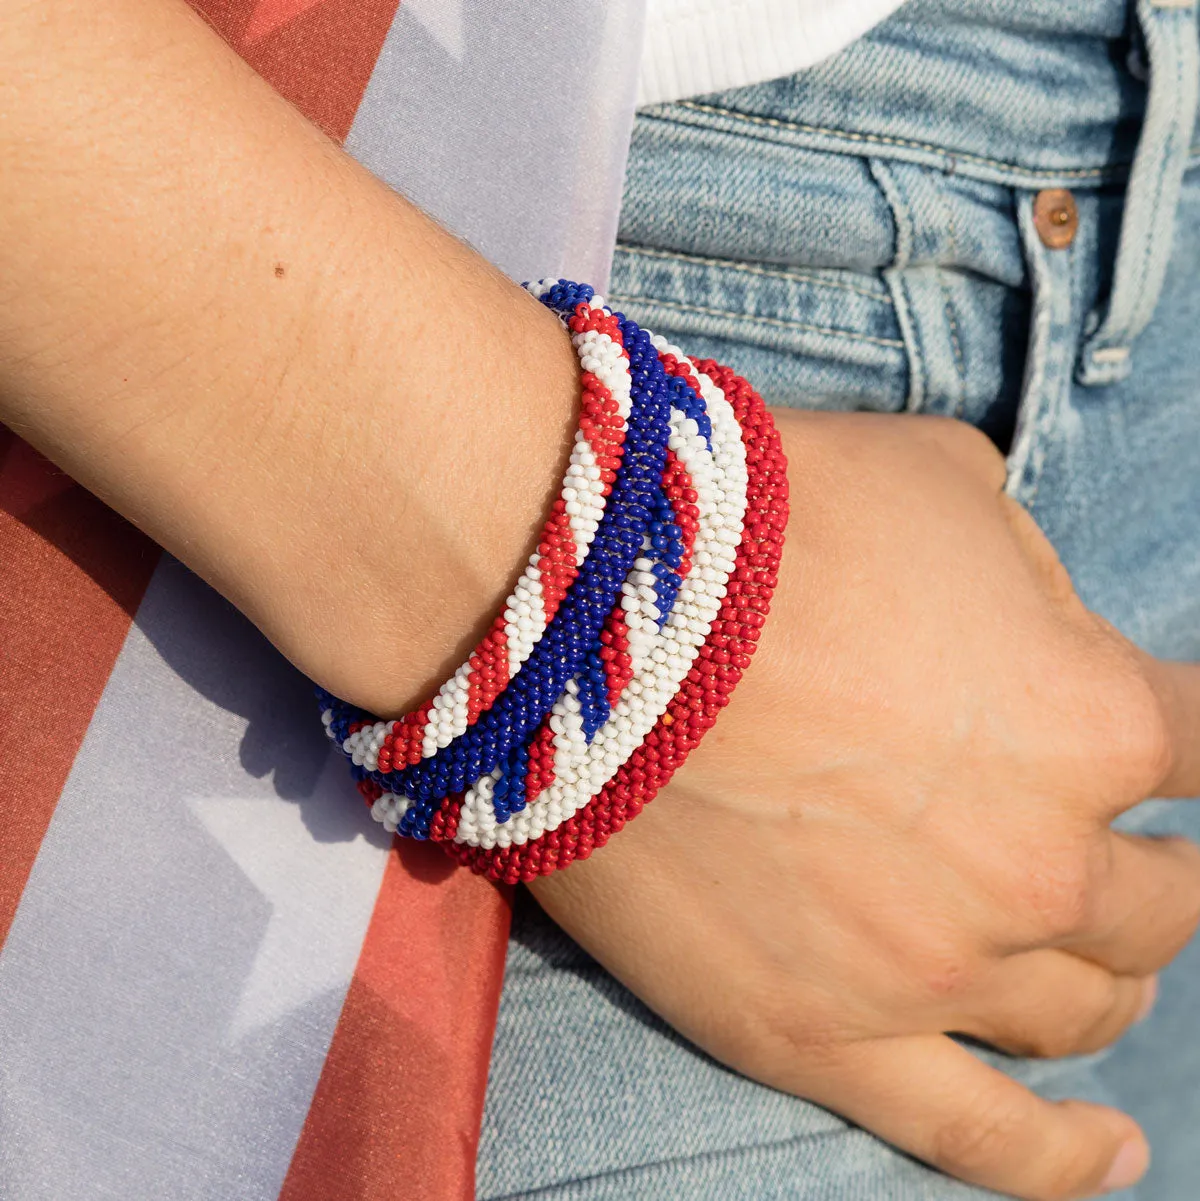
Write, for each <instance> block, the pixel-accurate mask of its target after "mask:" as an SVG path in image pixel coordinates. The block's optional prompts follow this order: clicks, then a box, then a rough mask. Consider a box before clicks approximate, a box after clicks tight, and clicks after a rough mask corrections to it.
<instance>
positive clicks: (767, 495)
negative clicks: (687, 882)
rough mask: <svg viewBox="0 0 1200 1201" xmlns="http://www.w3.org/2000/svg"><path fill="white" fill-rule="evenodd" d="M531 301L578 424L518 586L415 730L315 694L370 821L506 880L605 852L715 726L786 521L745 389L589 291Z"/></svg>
mask: <svg viewBox="0 0 1200 1201" xmlns="http://www.w3.org/2000/svg"><path fill="white" fill-rule="evenodd" d="M528 286H529V289H530V291H531V292H532V293H533V294H534V295H535V296H538V297H539V298H540V299H541V300H542V301H543V303H545V304H547V305H548V307H550V308H552V309H553V310H555V311H556V312H557V313H558V314H559V316H560V318H561V319H563V320H564V322H565V324H566V325H567V326H568V329H569V330H570V332H571V336H572V341H573V342H574V344H575V346H576V349H577V351H578V352H579V355H580V361H581V367H582V391H583V413H582V415H581V419H580V430H579V433H578V434H577V436H576V443H575V450H574V452H573V454H572V460H571V466H570V468H569V469H568V473H567V479H566V480H565V481H564V487H563V493H562V495H561V496H560V497H559V500H558V501H557V502H556V504H555V506H554V509H553V510H552V512H551V517H550V519H549V520H548V521H547V523H546V526H545V528H544V530H543V535H542V541H541V542H540V543H539V546H538V550H537V552H535V555H534V556H532V557H531V559H530V564H529V566H528V567H527V569H526V573H525V575H524V576H523V577H522V581H521V584H519V585H518V587H517V589H516V590H514V593H513V596H512V597H510V599H509V603H508V606H507V607H506V610H505V613H504V614H502V615H501V616H500V617H498V618H497V620H496V623H495V624H494V625H493V627H492V630H491V632H490V633H489V635H488V637H487V638H485V639H484V642H483V644H481V647H480V648H478V649H477V650H476V652H475V654H473V655H472V656H471V658H470V660H468V662H467V664H465V665H464V667H463V668H460V670H459V672H458V673H456V675H455V676H454V677H453V678H452V679H451V680H450V681H448V682H447V684H446V685H444V686H443V688H442V689H441V690H440V691H439V693H438V697H437V698H435V699H434V700H433V701H432V702H430V703H429V704H428V705H425V706H422V707H421V708H420V709H418V710H416V711H415V712H414V713H412V714H408V715H406V716H405V717H404V718H401V719H399V720H398V721H378V720H375V719H373V718H371V717H370V716H369V715H367V714H365V713H362V712H361V711H359V710H357V709H354V708H352V707H351V706H348V705H345V704H344V703H343V702H341V701H339V700H337V699H336V698H334V697H332V696H330V695H329V694H327V693H324V692H323V691H320V690H319V696H320V698H321V702H322V709H323V715H322V716H323V720H324V722H325V727H326V730H327V732H328V733H329V736H330V737H331V738H332V739H333V740H334V741H335V742H336V743H337V744H338V745H339V746H340V748H341V749H342V751H343V753H345V754H346V755H347V756H348V757H349V758H350V759H351V760H352V762H353V765H354V766H353V769H352V770H353V772H354V775H355V777H356V778H357V780H358V784H359V789H360V791H361V792H362V793H363V795H364V797H365V798H366V799H367V801H368V802H369V803H370V804H371V808H372V813H373V815H374V816H375V818H376V819H377V820H379V821H381V822H382V823H383V824H384V826H385V827H386V828H388V829H389V830H396V831H398V832H399V833H401V834H407V835H410V836H413V837H417V838H432V839H435V840H437V841H440V842H442V843H444V844H445V845H446V849H447V850H448V851H449V852H450V853H451V854H453V855H454V856H455V857H456V858H458V859H459V860H460V861H461V862H463V863H465V864H466V865H468V866H470V867H471V868H472V869H473V870H474V871H477V872H480V873H483V874H486V875H488V876H491V877H493V878H495V879H499V880H505V881H509V882H515V881H517V880H522V879H526V880H527V879H532V878H534V877H535V876H537V875H539V874H546V873H548V872H550V871H553V870H555V869H556V868H558V867H564V866H566V865H567V864H568V863H570V862H571V861H572V860H573V859H577V858H586V857H587V855H589V854H590V853H591V851H592V850H593V849H594V848H595V847H597V846H602V845H603V844H604V843H605V842H606V841H607V839H608V838H609V837H610V836H611V834H612V833H613V832H615V831H616V830H617V829H620V828H621V826H622V825H624V823H625V822H626V821H628V820H630V819H631V818H632V817H634V816H636V814H637V813H638V812H640V810H641V808H642V807H643V806H644V805H645V804H646V803H647V802H648V801H649V800H650V799H651V798H652V797H653V795H654V794H655V792H657V791H658V789H659V788H661V787H662V786H663V784H665V783H666V781H667V780H669V779H670V776H671V774H672V773H673V772H674V771H675V770H676V769H677V768H678V767H679V765H680V764H681V763H682V762H683V761H684V759H685V758H686V757H687V754H688V753H689V752H690V750H691V749H692V748H693V747H694V746H695V745H696V744H697V743H698V742H699V740H700V738H701V737H702V736H703V733H704V732H705V731H706V730H707V729H708V728H710V727H711V725H712V724H713V722H714V721H715V718H716V714H717V713H718V712H719V710H720V709H721V708H722V707H723V706H724V705H725V704H726V703H727V702H728V697H729V694H730V693H731V692H732V690H733V687H734V686H735V685H736V683H737V682H738V680H739V679H740V677H741V673H742V671H743V670H744V669H745V667H746V665H747V664H748V663H749V658H750V655H751V654H752V653H753V650H754V646H755V644H756V642H757V638H758V631H759V629H760V628H761V626H762V624H763V621H764V620H765V617H766V614H767V611H768V609H769V602H770V596H771V592H772V590H773V589H774V587H775V582H776V573H777V569H778V564H779V557H780V553H781V550H782V543H783V534H784V529H785V527H786V523H787V515H788V504H787V478H786V462H785V461H784V457H783V453H782V447H781V445H780V442H779V437H778V434H777V432H776V430H775V428H774V424H773V422H772V421H771V418H770V415H769V413H768V412H767V410H766V407H765V406H764V405H763V403H762V401H761V399H760V398H759V397H758V396H757V394H756V393H754V392H753V390H752V389H751V388H750V387H749V385H747V384H746V383H745V381H744V380H741V379H740V378H739V377H737V376H736V375H734V374H733V373H732V372H729V371H728V370H727V369H725V368H721V367H719V366H718V365H717V364H715V363H711V362H705V363H699V364H694V363H692V362H691V361H690V360H688V359H687V358H686V357H685V356H684V355H683V354H682V352H680V351H678V350H677V349H675V348H674V347H672V346H670V345H669V344H668V343H666V342H665V340H663V339H659V338H652V337H651V336H650V335H648V334H647V333H646V331H644V330H641V329H639V328H638V327H637V326H636V325H635V324H634V323H633V322H631V321H629V320H628V319H627V318H625V317H624V316H623V315H621V314H614V313H612V312H611V311H610V310H609V309H608V308H606V307H605V306H604V304H603V301H602V300H601V299H600V298H599V297H595V296H594V295H593V293H592V290H591V289H590V288H588V287H587V286H586V285H578V284H571V283H566V282H564V281H557V280H553V281H542V282H541V283H539V284H535V285H528ZM604 423H606V424H604ZM533 573H537V574H536V575H535V574H533ZM514 648H515V649H514ZM439 700H440V703H439Z"/></svg>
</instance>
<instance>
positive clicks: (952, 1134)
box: [799, 1035, 1150, 1201]
mask: <svg viewBox="0 0 1200 1201" xmlns="http://www.w3.org/2000/svg"><path fill="white" fill-rule="evenodd" d="M824 1063H825V1065H826V1067H827V1069H828V1070H826V1071H825V1072H823V1073H822V1079H820V1080H806V1081H805V1082H804V1085H803V1088H802V1089H801V1090H799V1091H802V1092H803V1094H804V1095H805V1096H809V1097H811V1098H812V1099H813V1100H815V1101H817V1102H818V1103H819V1104H821V1105H824V1106H826V1107H827V1108H829V1109H832V1110H834V1111H836V1112H837V1113H840V1114H842V1115H843V1116H844V1117H847V1118H849V1119H850V1120H851V1121H853V1122H855V1123H857V1124H858V1125H860V1126H863V1127H865V1128H866V1129H867V1130H870V1131H871V1132H872V1133H874V1134H877V1135H879V1137H880V1138H882V1139H885V1140H886V1141H887V1142H889V1143H892V1144H893V1145H894V1146H896V1147H899V1148H900V1149H901V1150H903V1151H907V1152H909V1153H910V1154H911V1155H915V1156H916V1157H917V1158H918V1159H922V1160H924V1161H925V1162H926V1163H928V1164H932V1165H933V1166H934V1167H936V1168H940V1169H941V1170H942V1171H943V1172H946V1173H948V1174H949V1175H951V1176H956V1177H958V1178H959V1179H960V1180H965V1181H968V1182H969V1183H971V1184H976V1185H981V1186H983V1187H984V1188H990V1189H994V1190H996V1191H997V1192H1002V1193H1010V1194H1012V1195H1013V1196H1016V1197H1024V1198H1028V1199H1029V1201H1063V1199H1065V1198H1074V1197H1090V1196H1094V1195H1096V1194H1097V1193H1100V1192H1108V1191H1111V1190H1113V1189H1118V1188H1126V1187H1128V1186H1129V1185H1132V1184H1133V1183H1134V1182H1135V1181H1136V1180H1138V1179H1139V1178H1140V1177H1141V1176H1142V1175H1143V1173H1144V1172H1145V1170H1146V1167H1147V1165H1148V1163H1149V1157H1150V1153H1149V1148H1148V1147H1147V1145H1146V1140H1145V1138H1144V1137H1143V1136H1142V1133H1141V1131H1140V1130H1139V1129H1138V1127H1137V1125H1136V1123H1135V1122H1134V1121H1133V1119H1132V1118H1129V1117H1127V1116H1126V1115H1125V1114H1123V1113H1121V1112H1119V1111H1118V1110H1115V1109H1107V1108H1105V1107H1103V1106H1100V1105H1091V1104H1088V1103H1086V1102H1083V1101H1059V1102H1051V1101H1045V1100H1043V1099H1042V1098H1041V1097H1038V1096H1037V1095H1036V1094H1034V1093H1032V1092H1030V1091H1029V1089H1027V1088H1025V1087H1024V1086H1023V1085H1021V1084H1018V1083H1017V1082H1016V1081H1015V1080H1012V1079H1010V1078H1009V1077H1008V1076H1006V1075H1004V1074H1003V1073H1002V1072H999V1071H997V1070H996V1069H995V1068H991V1067H988V1066H987V1064H985V1063H983V1062H981V1061H980V1060H979V1059H977V1058H976V1057H975V1056H974V1055H972V1054H971V1053H970V1052H969V1051H967V1050H965V1049H964V1048H963V1047H961V1046H960V1045H959V1044H958V1043H956V1042H954V1041H953V1040H951V1039H949V1038H947V1037H946V1036H945V1035H920V1036H914V1037H907V1038H895V1039H886V1040H882V1041H872V1042H863V1043H855V1044H852V1045H851V1046H849V1047H847V1048H844V1050H842V1051H839V1052H838V1054H837V1057H836V1059H835V1062H834V1063H833V1064H832V1065H831V1064H830V1063H829V1061H828V1060H826V1061H824Z"/></svg>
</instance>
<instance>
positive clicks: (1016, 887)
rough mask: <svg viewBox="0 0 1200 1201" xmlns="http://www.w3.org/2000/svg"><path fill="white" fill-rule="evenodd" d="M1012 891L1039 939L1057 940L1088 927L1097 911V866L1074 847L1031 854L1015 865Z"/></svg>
mask: <svg viewBox="0 0 1200 1201" xmlns="http://www.w3.org/2000/svg"><path fill="white" fill-rule="evenodd" d="M1014 871H1015V872H1016V873H1017V879H1016V881H1015V882H1014V884H1013V887H1012V890H1011V891H1012V894H1013V896H1014V898H1015V900H1016V902H1017V906H1018V907H1019V910H1020V911H1021V912H1022V913H1023V914H1024V916H1025V918H1026V920H1027V921H1028V922H1029V924H1030V928H1031V933H1032V935H1033V938H1034V941H1035V942H1036V943H1039V944H1041V943H1053V942H1056V941H1059V940H1061V939H1065V938H1069V937H1071V936H1072V935H1076V934H1078V933H1079V932H1080V931H1082V930H1086V929H1087V928H1088V927H1089V926H1090V925H1091V923H1092V922H1093V920H1094V918H1095V914H1096V907H1097V903H1098V900H1097V895H1096V888H1095V876H1096V869H1095V867H1094V866H1093V864H1092V863H1090V862H1089V858H1088V856H1087V855H1086V854H1083V853H1081V852H1080V851H1079V850H1077V849H1074V848H1071V849H1068V850H1065V851H1060V852H1059V853H1057V854H1047V853H1045V852H1043V853H1041V854H1031V855H1029V856H1027V857H1026V858H1025V859H1024V860H1023V861H1022V862H1021V863H1020V864H1019V865H1017V866H1016V867H1015V868H1014Z"/></svg>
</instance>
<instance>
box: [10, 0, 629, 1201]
mask: <svg viewBox="0 0 1200 1201" xmlns="http://www.w3.org/2000/svg"><path fill="white" fill-rule="evenodd" d="M193 2H194V3H195V6H196V7H197V8H199V9H200V10H201V11H202V12H203V13H204V15H205V16H206V17H207V19H208V20H209V21H210V22H211V23H212V25H213V26H214V27H215V28H216V29H217V30H218V31H219V32H220V33H221V34H222V35H223V36H224V37H225V39H226V40H227V41H228V42H229V43H230V45H232V46H233V47H234V49H236V50H237V51H238V52H239V53H240V54H242V55H243V57H245V58H246V59H247V60H248V61H249V62H250V63H251V64H252V65H253V66H254V67H255V68H256V69H257V70H258V71H260V72H261V73H262V74H263V75H264V76H265V77H266V78H267V79H269V80H270V81H271V82H272V83H273V84H274V85H275V86H276V87H277V88H278V89H279V91H280V92H282V93H283V95H285V96H286V97H288V99H290V100H291V101H292V102H293V103H295V104H296V105H297V106H298V107H299V108H300V109H301V110H302V111H304V112H305V113H306V114H308V115H309V116H310V117H311V118H312V119H313V120H314V121H316V122H317V123H318V124H320V125H321V126H322V127H323V128H324V129H325V130H326V131H327V132H328V133H329V134H330V135H331V136H332V137H334V138H336V139H337V140H339V141H341V142H342V143H343V144H344V145H345V146H346V148H347V149H348V150H349V151H350V152H351V153H352V154H354V155H355V156H356V157H357V158H359V159H360V160H361V161H362V162H363V163H365V164H366V165H367V166H368V167H370V168H371V169H372V170H373V171H374V172H375V173H376V174H378V175H379V176H381V177H382V178H383V179H385V180H386V181H387V182H389V183H391V184H392V185H393V186H395V187H397V188H398V189H400V190H401V191H403V192H404V193H405V194H407V195H409V196H410V197H412V198H413V199H414V200H415V201H416V202H417V203H419V204H420V205H422V207H424V208H425V209H426V210H427V211H429V212H431V213H432V214H433V215H434V216H436V217H438V218H439V219H441V220H442V221H443V222H444V223H446V224H447V225H448V226H449V227H450V228H451V229H453V230H454V231H455V232H457V233H459V234H460V235H461V236H463V237H465V238H466V239H467V240H468V241H470V242H471V243H472V244H473V245H475V246H477V247H478V248H479V249H480V250H482V251H483V252H484V253H485V254H487V255H488V257H490V258H491V259H492V260H493V261H494V262H496V263H497V264H498V265H499V266H501V267H502V268H503V269H504V270H506V271H508V272H509V274H511V275H513V276H514V277H515V278H520V277H526V278H536V277H540V276H547V275H560V274H567V275H572V276H574V277H576V278H584V279H590V280H594V281H596V282H598V283H600V284H603V282H604V276H605V274H606V269H607V262H608V255H609V252H610V250H611V245H612V241H613V235H614V232H615V226H616V216H617V205H618V200H619V194H620V183H621V174H622V170H623V166H624V152H625V146H626V143H627V137H628V132H629V125H630V122H631V119H632V109H633V102H634V93H635V88H636V76H637V66H638V57H639V55H638V47H639V43H640V33H641V23H642V19H643V14H642V4H641V0H604V3H602V4H597V3H595V2H594V0H555V2H554V3H549V2H548V0H547V2H543V3H538V2H537V0H506V2H505V3H504V4H498V3H496V2H495V0H404V3H403V4H401V5H399V6H398V4H397V0H193ZM509 905H510V896H509V895H508V894H507V893H506V892H505V891H504V890H501V889H498V888H497V887H495V886H494V885H492V884H491V883H489V882H487V881H485V880H483V879H481V878H479V877H477V876H473V875H471V874H470V873H467V872H465V871H461V870H458V869H455V868H454V867H453V866H452V864H451V862H450V861H449V860H448V859H446V858H445V857H444V856H443V855H442V854H441V852H440V851H439V850H437V849H436V848H431V847H429V846H425V845H414V844H405V845H404V846H403V847H399V846H393V845H392V844H391V843H390V841H389V840H387V839H386V838H385V837H384V836H383V835H382V831H380V830H379V828H378V827H377V826H376V825H375V823H373V822H371V821H370V819H369V816H368V814H367V813H365V812H364V811H363V809H362V805H361V800H359V799H358V797H357V793H356V792H355V791H354V789H353V786H352V784H351V782H350V780H349V779H348V777H347V774H346V772H345V770H344V766H343V765H342V764H341V762H340V760H338V758H337V756H336V755H335V754H334V753H333V752H331V750H330V748H329V744H328V742H327V740H326V738H325V736H324V734H323V732H322V729H321V725H320V721H319V720H318V715H317V712H316V708H315V704H314V701H313V696H312V689H311V685H310V684H309V683H308V681H306V680H304V679H303V678H302V677H300V676H299V674H298V673H296V672H295V671H294V670H293V669H292V668H291V667H290V666H289V665H288V664H287V663H286V662H285V661H284V660H283V659H282V657H281V656H279V655H278V654H277V653H276V652H275V651H274V650H273V649H272V648H271V647H270V646H269V645H268V644H267V643H266V642H265V640H264V639H263V638H262V637H261V635H259V634H258V632H257V631H256V630H255V629H254V628H253V627H252V626H251V625H250V624H249V623H248V622H247V621H246V620H245V619H244V618H242V617H241V615H240V614H238V613H237V612H236V611H234V610H233V609H232V608H231V607H230V606H229V605H228V604H226V603H225V602H224V601H223V600H222V599H221V598H220V597H218V596H217V595H216V594H215V593H213V592H212V591H211V590H210V589H208V588H207V587H206V586H205V585H204V584H202V583H201V582H200V581H198V580H197V579H196V578H195V577H194V576H192V575H191V574H190V573H189V572H188V571H187V570H186V569H185V568H183V567H182V566H181V565H179V564H178V563H177V562H175V561H174V560H173V559H171V558H170V557H168V556H165V555H164V554H162V552H160V551H159V549H158V548H157V547H156V546H154V545H153V544H152V543H150V542H149V541H147V540H146V539H145V538H144V537H143V536H142V535H140V534H139V533H138V532H137V531H135V530H134V529H133V528H132V527H131V526H129V525H128V524H126V523H125V522H124V521H123V520H121V519H120V518H119V517H117V516H116V515H115V514H114V513H112V512H111V511H109V510H108V509H106V508H105V507H104V506H103V505H102V504H100V503H99V502H98V501H97V500H96V499H95V498H93V497H92V496H90V495H89V494H88V493H87V492H85V491H84V490H83V489H82V488H80V487H79V486H78V485H76V484H75V483H74V482H73V481H72V480H70V479H69V478H68V477H66V476H65V475H63V474H62V473H61V472H60V471H58V470H57V469H55V468H54V467H53V466H51V465H50V464H49V463H47V462H46V461H45V460H44V459H43V458H41V457H40V456H39V455H38V454H37V453H36V452H34V451H33V450H31V449H30V448H29V447H28V446H26V445H25V444H24V443H22V442H21V441H20V440H19V439H17V438H16V437H15V436H13V435H12V434H11V433H9V432H8V431H6V430H4V429H3V427H0V1197H3V1198H5V1199H6V1201H67V1199H70V1201H89V1199H92V1198H96V1199H99V1198H105V1199H107V1198H119V1199H120V1201H143V1199H144V1201H150V1199H153V1201H216V1199H218V1198H219V1199H220V1201H258V1199H262V1201H339V1199H342V1198H345V1199H350V1198H353V1199H354V1201H376V1199H378V1201H383V1199H384V1198H386V1199H387V1201H425V1199H431V1201H434V1199H435V1201H466V1199H468V1198H470V1197H472V1196H473V1193H474V1184H473V1179H474V1176H473V1173H474V1157H475V1145H476V1138H477V1133H478V1127H479V1120H480V1114H481V1109H482V1104H483V1094H484V1086H485V1082H486V1074H487V1062H488V1055H489V1051H490V1045H491V1036H492V1028H493V1023H494V1019H495V1012H496V1007H497V1004H498V1000H499V992H500V984H501V977H502V972H503V964H504V951H505V942H506V937H507V929H508V913H509Z"/></svg>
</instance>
